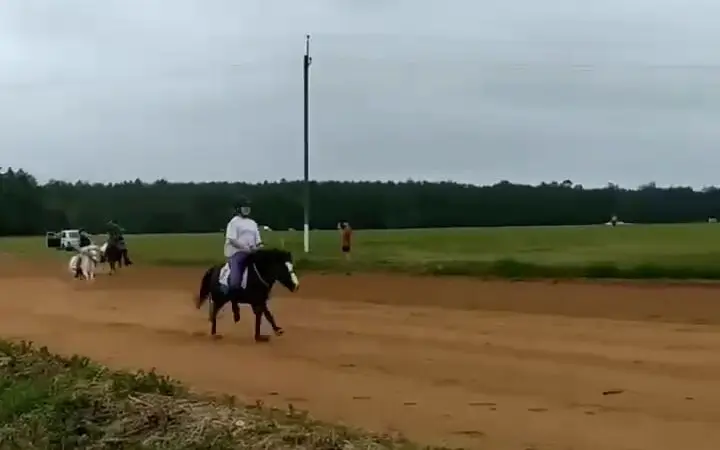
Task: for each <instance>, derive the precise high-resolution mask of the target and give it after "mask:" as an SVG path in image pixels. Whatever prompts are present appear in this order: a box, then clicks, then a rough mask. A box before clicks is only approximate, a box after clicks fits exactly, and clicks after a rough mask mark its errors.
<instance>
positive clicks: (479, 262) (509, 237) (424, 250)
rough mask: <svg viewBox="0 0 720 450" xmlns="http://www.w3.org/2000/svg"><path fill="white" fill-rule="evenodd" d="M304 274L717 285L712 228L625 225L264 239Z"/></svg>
mask: <svg viewBox="0 0 720 450" xmlns="http://www.w3.org/2000/svg"><path fill="white" fill-rule="evenodd" d="M263 238H264V240H265V241H266V243H267V244H268V245H271V246H275V247H284V248H286V249H288V250H291V251H292V252H293V254H294V255H295V258H296V260H297V261H298V266H299V267H300V268H304V269H306V270H307V269H317V270H326V271H333V270H343V271H344V270H346V269H351V270H355V271H366V270H380V271H401V272H411V273H423V274H435V275H443V274H445V275H474V276H500V277H510V278H530V277H552V278H564V277H587V278H669V279H672V278H676V279H720V226H719V225H717V224H691V225H628V226H621V227H617V228H612V227H608V226H587V227H522V228H519V227H518V228H468V229H418V230H383V231H374V230H368V231H364V230H358V231H356V232H355V236H354V245H353V254H352V258H353V259H352V262H351V263H350V264H349V265H346V264H345V261H344V260H343V258H342V254H341V253H340V250H339V238H340V237H339V234H338V232H337V231H315V232H313V233H312V235H311V253H310V254H309V255H305V254H304V253H303V245H302V233H301V232H276V231H272V232H265V233H264V236H263ZM127 239H128V245H129V247H130V248H131V251H132V254H133V256H134V258H135V259H137V260H138V261H142V262H143V263H152V264H161V265H208V264H211V263H215V262H218V261H219V260H221V259H222V235H220V234H198V235H131V236H128V237H127ZM0 251H5V252H14V253H19V254H26V255H32V256H35V255H48V254H50V255H52V254H55V253H58V252H54V251H52V250H47V249H45V247H44V240H43V238H12V239H3V240H0Z"/></svg>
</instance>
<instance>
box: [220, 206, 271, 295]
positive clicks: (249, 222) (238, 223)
mask: <svg viewBox="0 0 720 450" xmlns="http://www.w3.org/2000/svg"><path fill="white" fill-rule="evenodd" d="M261 246H262V240H261V239H260V229H259V227H258V224H257V222H255V221H254V220H253V219H251V218H250V201H249V200H247V199H244V198H243V199H241V200H240V201H238V202H237V203H236V204H235V215H234V216H233V218H232V219H230V222H228V224H227V228H226V230H225V257H226V258H228V262H229V263H230V277H229V279H228V285H229V287H230V288H231V289H233V288H238V287H239V286H240V280H241V278H242V273H243V270H244V269H245V267H244V266H245V265H244V263H245V260H246V258H247V256H248V255H249V254H250V253H252V252H253V251H255V250H257V249H258V248H259V247H261Z"/></svg>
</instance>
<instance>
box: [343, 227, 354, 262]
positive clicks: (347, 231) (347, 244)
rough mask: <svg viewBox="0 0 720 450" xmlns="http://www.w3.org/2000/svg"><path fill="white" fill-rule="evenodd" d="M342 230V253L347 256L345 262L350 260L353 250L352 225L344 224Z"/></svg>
mask: <svg viewBox="0 0 720 450" xmlns="http://www.w3.org/2000/svg"><path fill="white" fill-rule="evenodd" d="M340 229H341V232H342V247H341V249H342V252H343V254H344V255H345V260H346V261H349V260H350V251H351V248H352V228H350V224H349V223H348V222H342V223H341V224H340Z"/></svg>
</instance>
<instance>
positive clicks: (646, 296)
mask: <svg viewBox="0 0 720 450" xmlns="http://www.w3.org/2000/svg"><path fill="white" fill-rule="evenodd" d="M38 270H40V271H41V272H42V273H41V274H39V275H36V276H33V275H32V274H33V271H34V272H35V273H37V272H38ZM199 276H200V271H197V270H184V269H183V270H179V269H175V270H169V269H167V270H165V269H148V268H142V267H132V268H130V269H125V270H124V271H123V272H122V273H121V274H120V275H119V276H117V277H115V278H112V279H111V278H108V277H102V278H98V279H97V280H96V283H95V284H94V285H93V286H85V285H82V283H81V282H73V281H72V280H70V279H69V277H68V276H67V275H66V273H65V272H64V266H63V264H58V265H57V267H55V266H53V267H52V268H48V269H47V270H45V269H44V268H42V269H38V267H37V266H35V267H34V268H33V269H31V268H29V267H21V265H20V264H19V263H17V262H16V263H15V264H13V267H12V268H11V265H9V264H7V262H6V263H0V287H1V289H2V295H0V335H1V336H3V337H9V338H15V339H21V338H22V339H31V340H33V341H35V342H37V343H39V344H45V345H48V346H49V347H50V348H51V349H53V350H56V351H59V352H63V353H69V352H72V353H80V354H84V355H87V356H89V357H92V358H94V359H95V360H98V361H100V362H103V363H106V364H108V365H110V366H113V367H118V368H145V369H149V368H152V367H157V368H158V370H159V371H161V372H164V373H168V374H170V375H172V376H174V377H176V378H178V379H181V380H184V381H186V382H187V383H189V384H190V385H192V386H194V387H196V388H198V389H200V390H206V391H207V390H211V391H215V392H223V393H230V394H235V395H237V396H238V397H239V398H242V399H244V400H246V401H250V402H254V401H255V400H257V399H261V400H263V401H264V402H266V403H268V404H275V405H278V406H284V405H286V404H288V403H292V404H293V405H295V406H296V407H298V408H303V409H308V410H310V411H311V412H312V414H313V415H314V416H316V417H318V418H321V419H328V420H333V421H342V422H345V423H349V424H352V425H357V426H361V427H365V428H369V429H372V430H377V431H388V430H396V431H401V432H403V433H404V434H406V435H407V436H409V437H410V438H412V439H414V440H418V441H421V442H427V443H437V444H449V445H454V446H465V447H471V448H482V449H487V450H511V449H512V450H525V449H536V450H551V449H552V450H567V449H575V450H621V449H627V450H630V449H633V450H645V449H648V450H649V449H652V450H678V449H683V448H684V449H693V450H705V449H707V450H710V449H712V450H716V449H717V448H720V290H719V289H717V288H713V287H680V286H676V287H667V286H666V287H653V286H651V285H647V286H634V287H631V286H620V285H605V286H599V285H591V284H582V283H577V284H551V283H502V282H492V283H490V282H480V281H473V280H465V279H434V278H426V279H421V278H413V277H398V276H392V277H391V276H380V275H372V276H371V275H355V276H349V277H345V276H321V275H308V276H306V277H304V278H303V280H302V283H303V286H302V289H301V292H300V293H298V294H295V295H291V294H289V293H287V292H285V291H281V290H280V289H278V290H277V291H276V293H275V295H276V298H275V299H273V301H272V302H271V307H272V308H273V310H274V312H275V314H276V317H277V319H278V321H279V323H280V325H281V326H283V327H284V328H285V330H286V332H287V334H286V335H285V336H283V337H282V338H276V339H274V340H273V341H272V342H271V343H269V344H265V345H263V344H255V343H254V342H253V341H252V320H251V319H252V314H251V313H250V311H249V310H247V309H243V311H242V314H243V317H242V321H241V323H240V324H239V325H234V324H232V323H231V320H230V314H229V311H226V312H224V314H223V320H222V321H221V323H220V324H219V330H220V332H221V333H223V334H224V339H222V340H219V341H212V340H210V339H209V338H208V337H207V332H208V323H207V322H206V318H205V314H204V312H200V311H197V310H196V309H194V308H193V306H192V301H191V296H192V293H193V292H194V291H195V288H196V284H197V282H198V281H199Z"/></svg>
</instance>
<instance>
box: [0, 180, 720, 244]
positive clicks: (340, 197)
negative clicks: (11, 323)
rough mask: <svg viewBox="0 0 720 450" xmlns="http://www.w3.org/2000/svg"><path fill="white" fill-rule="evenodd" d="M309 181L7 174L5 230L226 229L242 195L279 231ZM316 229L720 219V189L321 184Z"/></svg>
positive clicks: (295, 214) (293, 215)
mask: <svg viewBox="0 0 720 450" xmlns="http://www.w3.org/2000/svg"><path fill="white" fill-rule="evenodd" d="M302 192H303V190H302V183H301V182H297V181H285V180H282V181H279V182H265V183H261V184H244V183H170V182H167V181H164V180H159V181H155V182H153V183H146V182H142V181H140V180H135V181H128V182H125V183H116V184H100V183H85V182H76V183H67V182H63V181H50V182H48V183H46V184H44V185H41V184H39V183H38V182H37V181H36V180H35V178H34V177H33V176H32V175H31V174H29V173H27V172H24V171H22V170H12V169H4V170H2V171H0V235H29V234H41V233H44V232H45V231H46V230H57V229H61V228H68V227H72V228H78V227H82V228H86V229H88V230H90V231H91V232H100V231H103V230H104V228H105V225H104V224H105V223H106V222H107V221H108V220H109V219H114V220H116V221H117V222H119V223H120V224H121V225H122V226H123V227H125V228H126V229H127V230H128V232H131V233H171V232H172V233H180V232H206V231H219V230H221V229H222V228H224V226H225V224H226V222H227V219H228V216H229V213H230V206H231V204H232V202H233V200H234V199H235V198H237V197H238V196H240V195H244V196H247V197H249V198H250V199H251V200H252V202H253V214H254V216H255V218H256V219H257V221H258V222H259V223H261V224H264V225H268V226H270V227H271V228H274V229H288V228H301V227H302V222H303V203H302ZM311 193H312V206H311V208H312V209H311V211H312V212H311V218H312V219H311V227H312V228H320V229H322V228H333V227H335V225H336V224H337V222H338V221H340V220H348V221H350V223H351V224H352V225H353V226H354V227H355V228H412V227H474V226H504V225H582V224H598V223H604V222H606V221H607V220H608V219H609V217H610V216H611V215H613V214H617V216H618V217H619V218H620V220H622V221H625V222H636V223H637V222H643V223H671V222H691V221H705V220H707V219H708V217H711V216H714V217H718V216H720V189H716V188H706V189H703V190H702V191H695V190H693V189H691V188H688V187H672V188H658V187H656V186H655V185H654V184H653V183H649V184H647V185H645V186H642V187H640V188H638V189H635V190H631V189H622V188H620V187H618V186H615V185H612V184H609V185H608V186H607V187H605V188H603V189H585V188H583V187H582V186H581V185H578V184H574V183H573V182H572V181H570V180H564V181H562V182H552V183H543V184H540V185H538V186H528V185H519V184H513V183H511V182H508V181H503V182H500V183H497V184H495V185H492V186H473V185H466V184H457V183H450V182H445V183H429V182H421V181H406V182H396V183H394V182H337V181H324V182H314V183H312V185H311Z"/></svg>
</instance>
